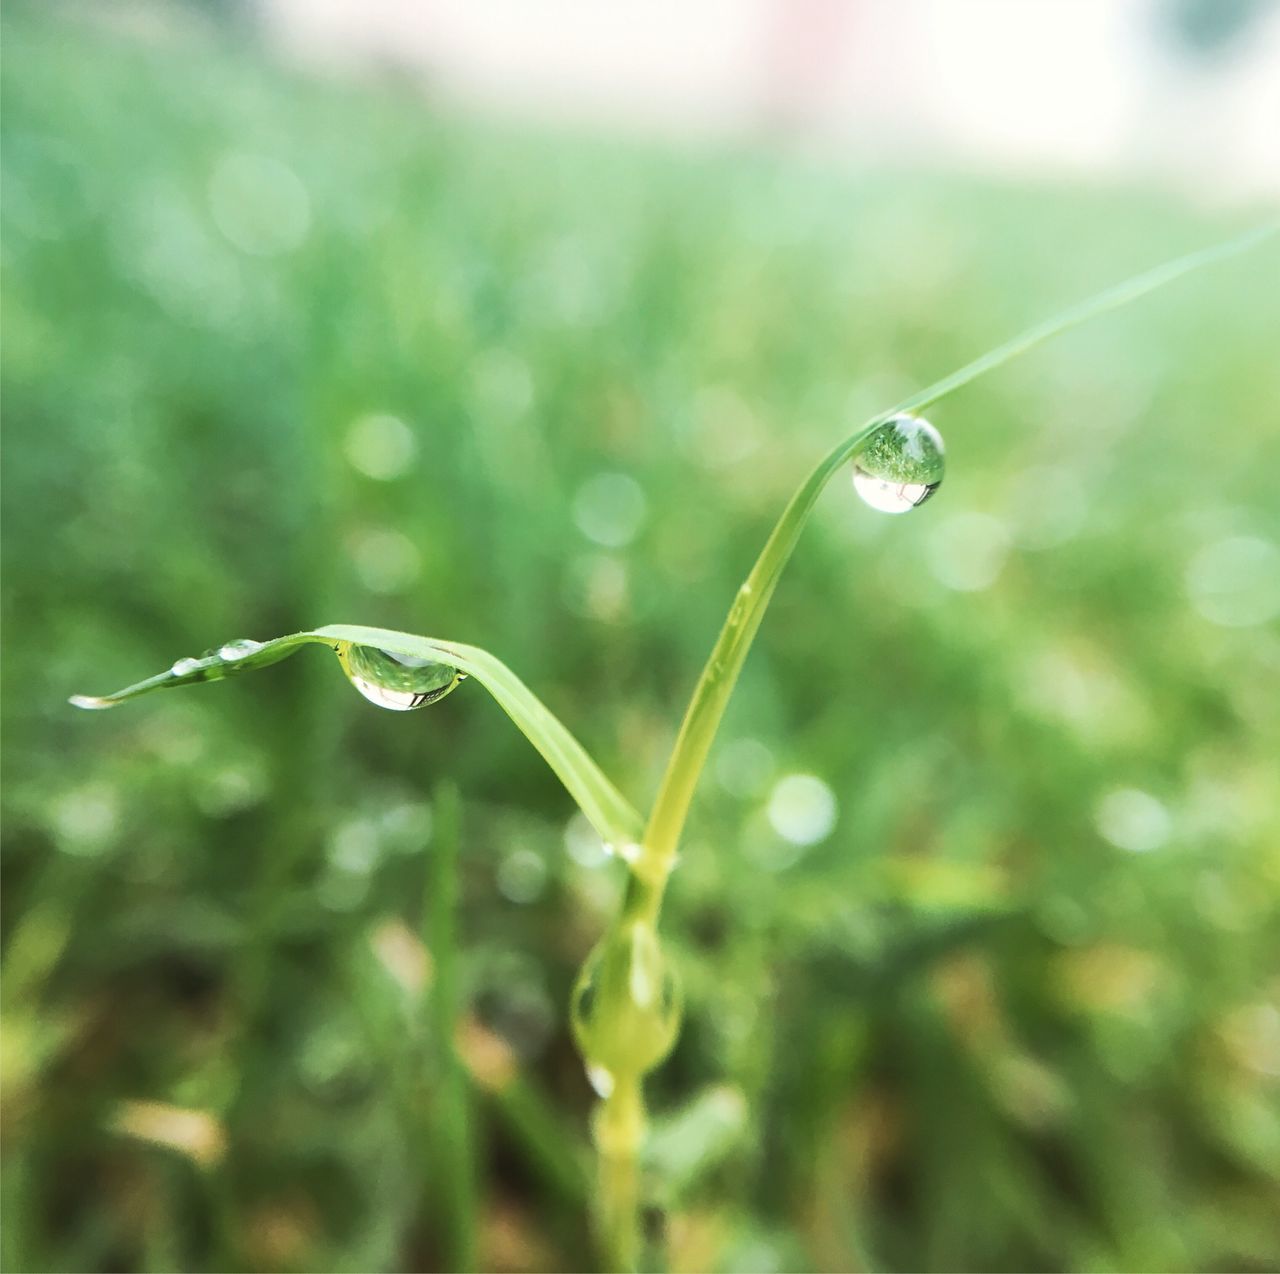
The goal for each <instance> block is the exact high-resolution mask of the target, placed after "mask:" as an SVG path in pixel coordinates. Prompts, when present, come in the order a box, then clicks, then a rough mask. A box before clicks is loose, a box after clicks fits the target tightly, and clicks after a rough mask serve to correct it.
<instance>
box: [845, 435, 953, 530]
mask: <svg viewBox="0 0 1280 1274" xmlns="http://www.w3.org/2000/svg"><path fill="white" fill-rule="evenodd" d="M944 451H945V447H944V446H943V442H942V435H941V434H940V433H939V432H938V431H937V430H936V429H935V428H934V427H933V426H932V425H931V424H930V423H929V422H928V421H927V420H922V419H921V418H920V417H919V416H905V415H904V416H894V417H892V418H891V419H889V420H886V421H885V422H884V424H883V425H881V426H880V428H879V429H877V430H876V432H875V433H874V434H872V435H871V437H870V439H869V440H868V441H867V442H866V444H865V445H864V446H863V448H862V450H861V451H859V452H858V454H857V455H856V456H855V457H854V461H853V489H854V490H855V491H856V492H857V493H858V495H859V496H860V497H861V498H862V500H863V502H864V503H866V504H869V505H870V506H871V507H872V508H873V509H879V510H880V512H881V513H906V512H907V510H909V509H914V508H916V507H917V505H921V504H923V503H924V502H925V501H926V500H927V499H928V498H929V497H930V496H931V495H932V494H933V493H934V492H935V491H936V490H937V489H938V488H939V487H940V486H941V485H942V475H943V473H944V471H945V469H946V461H945V460H944V459H943V453H944Z"/></svg>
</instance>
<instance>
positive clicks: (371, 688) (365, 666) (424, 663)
mask: <svg viewBox="0 0 1280 1274" xmlns="http://www.w3.org/2000/svg"><path fill="white" fill-rule="evenodd" d="M337 653H338V661H339V662H340V663H341V664H342V670H343V672H345V673H346V674H347V678H348V680H349V681H350V682H351V684H352V685H353V686H355V688H356V689H357V690H358V691H359V692H360V693H361V694H362V695H364V697H365V698H366V699H368V700H369V702H370V703H376V704H377V705H378V707H380V708H390V709H391V710H392V711H393V712H408V711H409V710H410V709H411V708H423V707H426V705H427V704H429V703H435V702H436V701H437V700H438V699H443V698H444V697H445V695H447V694H448V693H449V692H450V691H451V690H452V689H453V688H454V687H455V686H456V685H457V684H458V682H459V681H461V680H462V675H461V674H460V673H459V672H458V670H457V669H456V668H454V667H452V666H451V665H450V664H445V663H440V662H439V661H438V660H435V659H424V658H421V657H419V656H417V655H401V654H393V653H392V652H391V651H389V650H380V649H379V648H378V647H377V646H358V645H355V644H354V643H352V642H345V641H344V642H339V643H338V645H337Z"/></svg>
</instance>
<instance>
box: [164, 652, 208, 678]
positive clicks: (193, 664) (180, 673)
mask: <svg viewBox="0 0 1280 1274" xmlns="http://www.w3.org/2000/svg"><path fill="white" fill-rule="evenodd" d="M199 667H200V660H198V659H192V658H191V657H190V656H188V657H187V658H186V659H179V660H178V661H177V663H175V664H174V665H173V667H172V668H170V669H169V671H170V672H171V673H173V675H174V676H175V677H189V676H191V674H192V673H193V672H195V671H196V670H197V669H198V668H199Z"/></svg>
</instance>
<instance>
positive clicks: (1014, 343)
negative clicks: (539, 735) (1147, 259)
mask: <svg viewBox="0 0 1280 1274" xmlns="http://www.w3.org/2000/svg"><path fill="white" fill-rule="evenodd" d="M1278 230H1280V223H1276V222H1272V223H1268V224H1267V225H1263V226H1260V227H1258V228H1256V229H1254V230H1251V231H1249V232H1248V233H1246V234H1243V235H1240V236H1238V237H1237V238H1234V239H1229V240H1227V241H1226V242H1224V243H1219V244H1215V245H1213V246H1212V247H1208V248H1203V249H1201V250H1199V251H1197V252H1192V253H1189V254H1188V255H1186V256H1183V257H1179V258H1177V259H1176V260H1173V261H1168V262H1165V263H1164V264H1163V265H1159V266H1156V267H1155V268H1154V269H1152V270H1147V271H1144V272H1143V273H1142V274H1138V275H1135V276H1134V277H1133V278H1131V279H1127V280H1125V281H1124V282H1123V283H1119V284H1117V285H1116V286H1114V287H1111V288H1107V289H1105V290H1104V291H1102V292H1099V293H1097V294H1095V295H1094V296H1092V297H1090V298H1089V299H1088V300H1086V301H1082V302H1080V303H1079V304H1078V305H1073V306H1071V307H1069V308H1068V309H1065V310H1062V311H1060V312H1059V313H1058V314H1056V315H1055V316H1054V317H1052V318H1049V319H1046V320H1045V321H1044V322H1042V323H1037V324H1035V325H1034V326H1032V327H1029V328H1027V329H1026V331H1024V332H1022V333H1021V334H1019V335H1018V336H1015V337H1014V338H1013V339H1012V340H1009V341H1006V342H1005V343H1004V344H1003V345H998V346H996V348H995V349H993V350H991V351H989V352H988V353H986V354H983V355H982V356H981V357H980V358H976V359H974V360H973V362H971V363H968V364H966V365H965V366H964V367H961V368H960V369H959V370H958V371H955V372H952V373H951V374H950V375H949V376H944V377H943V378H942V379H941V380H939V381H936V382H935V383H934V384H932V385H930V386H928V387H927V388H926V389H922V390H920V391H919V392H918V393H915V394H912V395H911V396H910V397H908V398H905V399H903V400H902V402H900V403H898V404H897V405H896V406H894V407H891V408H889V409H888V410H887V411H885V412H882V413H881V414H880V415H878V416H874V417H872V419H871V420H869V421H867V423H866V424H865V425H863V426H862V428H860V429H859V430H858V431H857V432H856V433H854V434H852V435H851V436H850V437H848V438H846V439H845V440H844V441H843V442H841V443H840V444H838V445H837V446H836V447H834V448H833V449H832V450H831V451H830V452H829V453H828V454H827V455H826V456H825V457H824V458H823V459H822V460H821V461H820V462H819V464H818V465H817V467H816V468H815V469H814V470H813V472H812V473H810V474H809V476H808V477H807V478H806V479H805V480H804V482H803V483H802V484H801V486H800V489H799V490H798V491H797V492H796V493H795V495H793V496H792V497H791V500H790V502H789V503H788V504H787V507H786V508H785V509H784V510H783V512H782V516H781V517H780V518H779V519H778V522H777V524H776V525H775V526H774V529H773V532H772V533H771V534H770V536H769V539H768V541H767V543H766V544H765V546H764V549H763V551H762V552H761V554H760V557H759V558H758V559H757V561H756V564H755V566H754V567H753V568H752V570H751V574H750V575H748V577H747V580H746V583H744V584H743V586H742V588H741V589H740V590H739V591H738V596H737V598H736V599H735V600H734V603H733V606H732V607H731V609H730V611H729V616H728V618H727V619H726V620H725V623H724V627H723V628H721V630H720V635H719V636H718V637H717V639H716V643H715V645H714V646H713V647H712V650H711V655H710V657H709V658H708V659H707V662H706V665H705V667H704V668H703V670H702V676H701V677H700V678H699V680H698V684H697V686H696V687H695V689H694V692H693V697H692V699H691V700H690V702H689V707H688V709H687V710H686V712H685V716H684V720H683V722H682V723H681V726H680V733H679V734H678V735H677V737H676V742H675V746H674V748H673V749H672V753H671V757H670V759H669V761H668V762H667V768H666V771H665V773H664V774H663V778H662V783H661V786H660V788H659V790H658V797H657V800H656V801H655V803H654V807H653V811H652V813H651V814H650V817H649V825H648V828H647V829H646V832H645V842H644V843H645V863H644V867H645V868H646V875H648V876H649V878H650V879H651V880H653V881H655V882H659V881H662V880H665V876H666V873H668V872H669V871H670V868H671V865H672V864H673V863H674V861H675V855H676V846H677V845H678V843H679V840H680V836H681V833H682V831H683V829H684V823H685V819H686V817H687V816H688V812H689V806H690V804H691V802H692V800H693V793H694V789H695V788H696V787H697V783H698V779H699V777H700V776H701V774H702V770H703V767H704V766H705V764H706V761H707V757H708V755H709V754H710V751H711V744H712V742H713V741H714V739H715V735H716V731H717V729H718V728H719V726H720V720H721V718H722V717H723V715H724V710H725V707H726V706H727V704H728V702H729V697H730V695H731V694H732V693H733V687H734V685H735V684H736V683H737V680H738V674H739V673H740V672H741V670H742V665H743V662H744V661H745V659H746V656H747V651H748V650H749V649H750V648H751V642H752V640H753V638H754V637H755V635H756V632H757V630H758V629H759V627H760V622H761V620H762V619H763V618H764V612H765V610H766V609H767V608H768V605H769V599H770V598H771V597H772V596H773V590H774V588H775V587H777V583H778V579H779V577H780V576H781V574H782V571H783V568H784V567H785V566H786V564H787V562H788V561H789V560H790V558H791V554H792V553H793V552H794V550H795V546H796V543H797V541H798V540H799V538H800V533H801V531H803V529H804V526H805V523H806V522H807V521H808V520H809V515H810V513H811V512H812V511H813V506H814V505H815V504H816V503H817V500H818V497H819V496H820V495H821V494H822V491H823V489H824V488H825V487H826V485H827V483H828V482H830V480H831V478H832V477H833V475H834V474H836V473H837V472H839V471H840V470H841V469H842V468H843V467H844V465H845V464H846V462H847V461H848V460H849V459H850V458H851V457H852V456H853V455H854V454H855V453H856V452H857V451H858V450H859V449H860V448H861V447H862V445H863V444H864V443H865V442H866V441H867V439H868V438H869V437H870V436H871V435H872V434H873V433H875V431H876V430H877V429H878V428H879V427H880V425H882V424H883V423H884V422H885V421H886V420H888V419H889V418H890V417H891V416H894V415H897V414H898V413H900V412H908V411H918V410H920V409H922V408H924V407H927V406H929V404H931V403H935V402H937V401H938V400H939V399H941V398H944V397H945V396H946V395H947V394H950V393H954V392H955V391H956V390H957V389H960V388H962V387H963V386H965V385H968V384H969V383H970V382H971V381H974V380H976V379H977V378H978V377H979V376H984V375H986V373H988V372H991V371H994V370H995V369H996V368H998V367H1001V366H1003V365H1004V364H1005V363H1007V362H1009V361H1010V360H1011V359H1014V358H1017V357H1018V356H1019V355H1021V354H1025V353H1027V352H1028V351H1029V350H1031V349H1034V348H1035V347H1036V346H1037V345H1040V344H1042V343H1043V342H1045V341H1047V340H1049V339H1050V338H1051V337H1054V336H1057V335H1059V334H1060V333H1062V332H1065V331H1067V330H1068V329H1070V328H1073V327H1077V326H1079V325H1080V324H1081V323H1085V322H1087V321H1088V320H1090V319H1093V318H1097V317H1099V316H1100V315H1102V314H1106V313H1108V312H1109V311H1111V310H1115V309H1118V308H1120V307H1121V306H1123V305H1128V304H1129V303H1130V302H1132V301H1136V300H1138V299H1139V298H1140V297H1143V296H1146V295H1147V294H1148V293H1150V292H1154V291H1155V290H1156V289H1157V288H1160V287H1163V286H1164V285H1165V284H1167V283H1172V282H1173V281H1174V280H1175V279H1178V278H1181V277H1182V276H1183V275H1185V274H1189V273H1191V272H1192V271H1193V270H1198V269H1201V268H1202V267H1204V266H1207V265H1212V264H1214V263H1216V262H1219V261H1225V260H1227V259H1228V258H1230V257H1234V256H1238V255H1240V254H1241V253H1244V252H1248V251H1249V250H1251V249H1252V248H1255V247H1257V246H1258V245H1259V244H1261V243H1263V242H1265V241H1266V240H1267V239H1270V238H1271V237H1272V236H1274V235H1275V234H1276V232H1277V231H1278ZM659 887H660V886H659Z"/></svg>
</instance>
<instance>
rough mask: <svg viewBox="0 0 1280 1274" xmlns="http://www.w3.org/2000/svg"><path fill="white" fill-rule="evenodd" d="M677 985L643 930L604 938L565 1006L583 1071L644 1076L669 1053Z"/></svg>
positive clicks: (652, 937)
mask: <svg viewBox="0 0 1280 1274" xmlns="http://www.w3.org/2000/svg"><path fill="white" fill-rule="evenodd" d="M680 1014H681V997H680V987H679V982H678V980H677V978H676V974H675V971H674V969H673V968H672V967H671V965H670V964H669V963H668V961H667V958H666V955H665V953H664V952H663V950H662V947H661V946H660V945H659V942H658V937H657V934H655V933H654V931H653V929H652V928H650V927H649V926H648V925H645V924H640V923H637V924H629V925H624V926H622V927H621V928H620V929H617V930H614V931H613V932H612V933H609V934H608V935H606V936H605V938H604V939H603V940H602V941H601V942H600V943H599V945H598V946H597V947H596V948H595V950H594V951H592V953H591V954H590V955H589V956H588V957H587V959H586V963H585V964H583V966H582V972H581V973H580V974H579V975H578V981H577V984H576V985H575V986H574V989H573V999H572V1002H571V1004H570V1020H571V1022H572V1025H573V1034H574V1038H575V1039H576V1040H577V1043H578V1048H579V1050H580V1051H581V1053H582V1056H583V1057H584V1058H585V1059H586V1061H587V1065H588V1066H593V1067H603V1068H604V1069H605V1070H606V1071H608V1072H609V1073H610V1074H611V1075H614V1076H617V1075H643V1074H644V1073H645V1072H646V1071H650V1070H652V1069H653V1068H654V1067H655V1066H657V1064H658V1063H659V1062H660V1061H662V1059H663V1058H664V1057H666V1055H667V1054H668V1053H669V1052H670V1051H671V1046H672V1045H673V1044H674V1043H675V1039H676V1034H677V1032H678V1031H679V1028H680Z"/></svg>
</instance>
